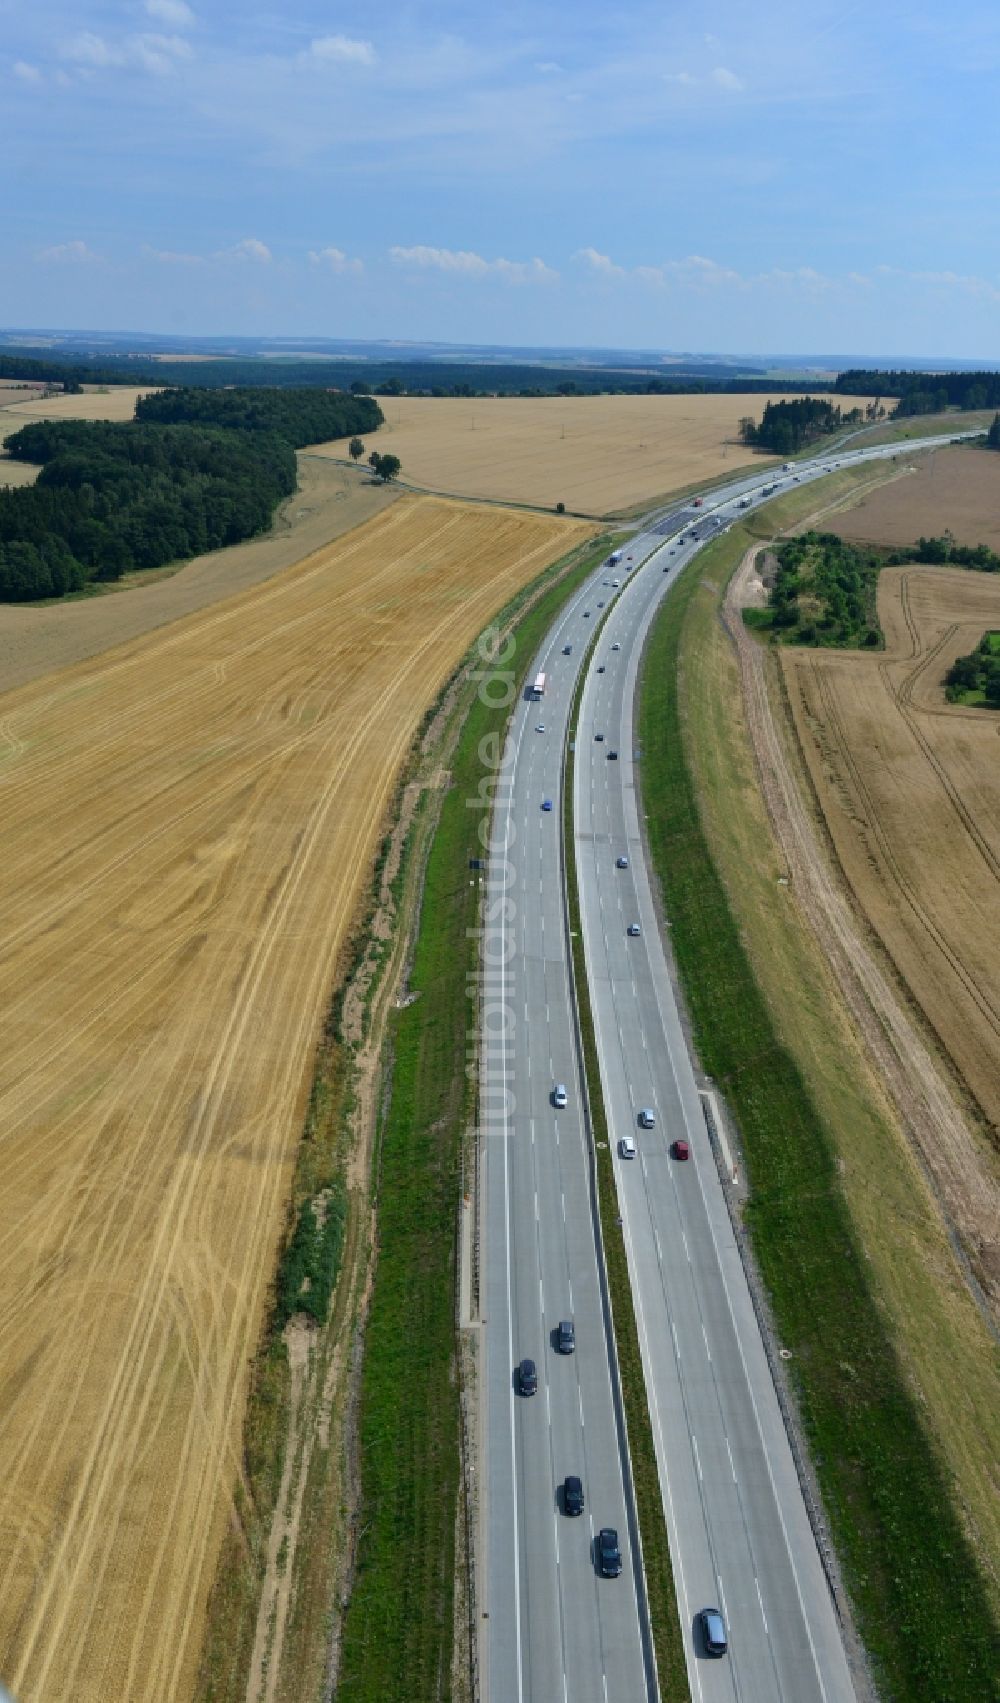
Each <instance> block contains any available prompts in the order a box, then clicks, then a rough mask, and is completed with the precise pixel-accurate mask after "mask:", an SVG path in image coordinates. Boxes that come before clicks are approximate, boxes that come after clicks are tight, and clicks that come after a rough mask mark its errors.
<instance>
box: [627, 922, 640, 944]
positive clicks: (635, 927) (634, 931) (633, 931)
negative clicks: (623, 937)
mask: <svg viewBox="0 0 1000 1703" xmlns="http://www.w3.org/2000/svg"><path fill="white" fill-rule="evenodd" d="M628 933H629V934H630V935H631V936H632V939H633V940H636V939H637V938H638V936H639V935H640V934H641V933H642V929H641V928H640V927H639V924H638V923H637V922H630V923H629V925H628Z"/></svg>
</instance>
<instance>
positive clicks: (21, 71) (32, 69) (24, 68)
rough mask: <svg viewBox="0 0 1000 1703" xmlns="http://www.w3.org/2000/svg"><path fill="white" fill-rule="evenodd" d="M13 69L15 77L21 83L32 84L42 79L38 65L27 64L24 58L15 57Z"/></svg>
mask: <svg viewBox="0 0 1000 1703" xmlns="http://www.w3.org/2000/svg"><path fill="white" fill-rule="evenodd" d="M13 70H14V75H15V77H17V78H18V80H19V81H20V82H22V83H32V84H34V83H40V82H41V80H42V73H41V72H40V71H39V69H38V66H37V65H29V64H28V63H27V61H26V60H24V59H15V61H14V66H13Z"/></svg>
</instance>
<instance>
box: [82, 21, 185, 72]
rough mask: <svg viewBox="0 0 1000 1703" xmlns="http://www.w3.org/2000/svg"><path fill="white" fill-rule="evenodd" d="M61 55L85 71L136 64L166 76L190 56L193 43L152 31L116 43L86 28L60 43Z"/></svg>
mask: <svg viewBox="0 0 1000 1703" xmlns="http://www.w3.org/2000/svg"><path fill="white" fill-rule="evenodd" d="M59 55H60V57H61V58H62V59H66V60H69V61H70V63H71V64H73V65H78V66H79V67H80V69H81V72H82V73H87V72H89V71H94V70H106V69H109V68H117V67H120V66H126V65H136V66H138V67H139V68H140V70H143V71H151V72H152V73H153V74H154V75H155V76H158V77H162V76H165V75H167V74H168V73H169V72H171V71H173V70H175V69H176V67H177V62H178V60H181V59H190V57H191V44H190V42H187V41H185V40H184V38H183V36H179V35H156V34H151V33H146V34H143V35H135V36H129V37H127V38H126V40H125V41H124V42H121V43H115V42H109V41H105V39H104V37H103V36H100V35H94V34H93V32H92V31H90V30H82V31H81V32H80V34H79V35H75V36H71V37H70V38H69V39H68V40H67V41H64V42H62V43H61V44H60V46H59Z"/></svg>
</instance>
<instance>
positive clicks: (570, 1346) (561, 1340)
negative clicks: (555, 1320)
mask: <svg viewBox="0 0 1000 1703" xmlns="http://www.w3.org/2000/svg"><path fill="white" fill-rule="evenodd" d="M556 1347H557V1348H558V1350H559V1352H560V1354H572V1353H573V1351H574V1349H575V1348H576V1327H575V1325H574V1323H573V1320H572V1319H560V1320H559V1329H558V1330H557V1332H556Z"/></svg>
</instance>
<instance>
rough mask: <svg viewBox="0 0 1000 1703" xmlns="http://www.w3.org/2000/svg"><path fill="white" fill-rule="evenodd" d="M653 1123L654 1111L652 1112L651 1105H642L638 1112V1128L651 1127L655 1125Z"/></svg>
mask: <svg viewBox="0 0 1000 1703" xmlns="http://www.w3.org/2000/svg"><path fill="white" fill-rule="evenodd" d="M655 1124H656V1113H655V1112H654V1110H653V1108H652V1106H643V1108H642V1111H641V1112H640V1113H639V1128H640V1129H653V1128H654V1127H655Z"/></svg>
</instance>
